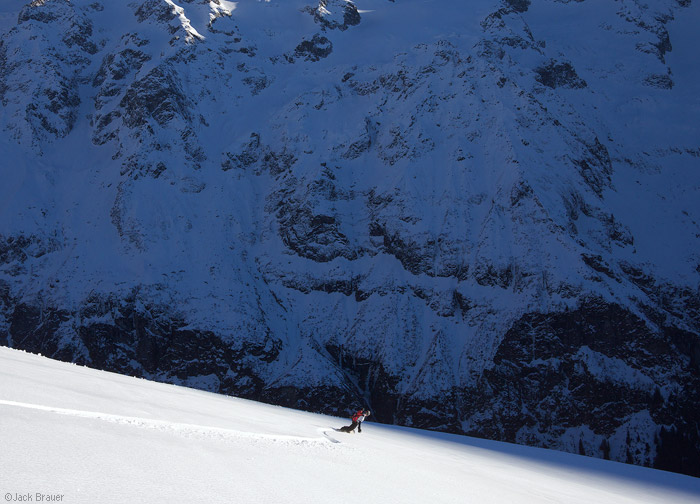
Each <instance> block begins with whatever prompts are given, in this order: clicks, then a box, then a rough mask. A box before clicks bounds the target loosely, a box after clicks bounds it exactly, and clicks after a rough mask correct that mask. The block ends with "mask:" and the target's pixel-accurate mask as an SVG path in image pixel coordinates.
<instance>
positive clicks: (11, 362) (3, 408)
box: [0, 348, 700, 504]
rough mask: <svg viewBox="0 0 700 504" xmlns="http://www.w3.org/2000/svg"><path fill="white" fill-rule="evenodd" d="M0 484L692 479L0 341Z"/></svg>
mask: <svg viewBox="0 0 700 504" xmlns="http://www.w3.org/2000/svg"><path fill="white" fill-rule="evenodd" d="M0 413H1V414H0V439H1V440H2V447H3V449H2V456H1V457H0V471H1V472H2V475H3V476H2V482H1V483H0V492H2V493H3V494H4V495H5V494H7V493H10V494H11V495H12V496H13V497H14V495H15V494H19V495H25V494H27V493H29V494H31V495H35V494H36V493H37V492H40V493H43V494H59V495H64V497H63V502H69V503H83V502H84V503H93V502H101V503H111V502H114V503H117V502H120V503H121V502H132V503H159V502H193V503H196V502H203V503H209V502H212V503H216V502H231V501H234V502H239V503H273V502H291V503H296V502H299V503H328V502H337V501H346V500H348V501H349V500H354V499H357V498H358V496H359V497H361V498H362V499H367V500H372V501H379V502H407V503H414V502H415V503H418V502H434V503H463V502H480V503H504V502H518V503H522V504H526V503H538V504H539V503H541V502H566V503H592V502H595V503H600V504H603V503H608V502H609V503H615V504H621V503H635V504H639V503H667V502H674V503H678V504H680V503H691V502H697V500H698V499H699V498H700V480H698V479H696V478H691V477H688V476H681V475H678V474H673V473H667V472H663V471H656V470H652V469H646V468H641V467H633V466H629V465H623V464H619V463H615V462H608V461H601V460H596V459H592V458H588V457H581V456H577V455H571V454H566V453H558V452H552V451H546V450H542V449H537V448H527V447H520V446H516V445H509V444H505V443H498V442H493V441H481V440H477V439H472V438H465V437H460V436H455V435H449V434H438V433H429V432H425V431H418V430H415V429H408V428H398V427H389V426H384V425H378V424H374V423H366V424H365V429H364V430H363V432H362V433H361V434H359V435H358V434H355V435H348V434H341V433H337V432H335V431H334V430H333V427H338V426H340V425H343V424H344V423H345V420H343V419H341V418H334V417H328V416H322V415H317V414H310V413H301V412H298V411H293V410H289V409H286V408H281V407H276V406H268V405H264V404H260V403H255V402H252V401H247V400H243V399H237V398H232V397H222V396H218V395H213V394H209V393H205V392H199V391H195V390H191V389H187V388H182V387H176V386H172V385H163V384H155V383H152V382H147V381H144V380H138V379H134V378H130V377H124V376H120V375H115V374H112V373H106V372H101V371H95V370H91V369H87V368H82V367H77V366H74V365H70V364H65V363H59V362H56V361H52V360H49V359H46V358H43V357H39V356H35V355H31V354H25V353H21V352H18V351H15V350H10V349H6V348H0Z"/></svg>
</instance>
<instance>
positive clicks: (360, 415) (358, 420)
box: [338, 409, 371, 433]
mask: <svg viewBox="0 0 700 504" xmlns="http://www.w3.org/2000/svg"><path fill="white" fill-rule="evenodd" d="M370 414H371V412H370V411H369V410H368V409H359V410H357V411H356V412H355V414H354V415H353V416H352V418H351V420H352V423H351V424H350V425H346V426H345V427H341V428H340V429H338V430H339V431H340V432H347V433H350V432H353V431H354V430H355V427H357V432H362V422H363V421H364V419H365V418H367V417H368V416H370Z"/></svg>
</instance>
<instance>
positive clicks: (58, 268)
mask: <svg viewBox="0 0 700 504" xmlns="http://www.w3.org/2000/svg"><path fill="white" fill-rule="evenodd" d="M24 3H25V2H22V1H18V0H8V1H7V2H6V3H5V4H4V5H3V6H2V7H0V30H1V33H2V38H0V106H1V108H0V111H1V113H0V130H1V131H2V136H1V138H0V149H1V151H2V161H0V166H1V167H2V178H3V181H4V183H3V184H2V187H0V195H1V196H2V197H1V198H0V201H1V203H0V205H1V206H0V212H1V213H0V344H4V345H7V346H11V347H15V348H23V349H27V350H30V351H34V352H40V353H42V354H45V355H49V356H51V357H54V358H58V359H62V360H68V361H73V362H77V363H82V364H87V365H90V366H94V367H98V368H101V369H108V370H112V371H117V372H121V373H127V374H131V375H137V376H143V377H146V378H149V379H154V380H161V381H168V382H175V383H181V384H186V385H189V386H193V387H198V388H202V389H206V390H211V391H215V392H220V393H226V394H236V395H240V396H243V397H250V398H255V399H260V400H265V401H269V402H274V403H278V404H284V405H291V406H294V407H299V408H305V409H310V410H315V411H323V412H329V413H342V414H344V413H345V412H346V410H347V409H348V408H350V407H352V406H355V405H356V404H360V403H363V404H366V405H367V406H370V407H371V408H372V409H373V411H374V412H375V413H376V415H375V416H376V419H377V420H378V421H382V422H394V423H400V424H404V425H413V426H417V427H422V428H429V429H439V430H445V431H450V432H458V433H465V434H469V435H475V436H482V437H488V438H492V439H500V440H507V441H512V442H517V443H525V444H530V445H536V446H543V447H549V448H554V449H560V450H566V451H574V452H582V453H585V454H587V455H591V456H597V457H605V458H611V459H614V460H619V461H623V462H629V463H636V464H644V465H650V466H654V467H660V468H664V469H670V470H674V471H680V472H685V473H689V474H694V475H700V466H699V465H698V462H697V460H699V458H698V457H699V456H700V435H699V431H698V421H699V420H700V418H699V417H700V415H699V414H698V412H697V404H698V403H699V402H700V397H699V394H700V288H699V286H700V253H699V252H698V251H700V225H699V224H698V222H700V205H699V204H698V201H699V199H698V196H700V127H698V124H697V117H698V114H699V113H700V99H699V98H698V96H700V94H699V93H698V92H697V91H698V89H697V82H699V81H700V80H699V79H700V71H698V69H697V65H696V63H695V58H696V57H695V53H694V51H695V47H696V46H697V42H698V40H697V37H698V36H697V34H696V33H695V29H694V27H695V26H696V23H697V21H700V10H699V9H698V7H697V6H696V5H695V4H691V2H690V1H688V0H684V1H676V0H654V1H652V2H645V3H642V2H638V1H637V0H619V1H617V2H613V3H609V4H606V5H605V6H601V5H599V4H594V3H593V2H590V1H589V0H584V1H575V2H574V1H571V2H569V1H561V0H546V1H543V2H537V3H531V2H529V1H527V0H526V1H514V0H507V1H505V2H499V1H497V0H479V1H477V2H470V3H469V5H462V3H461V2H452V3H450V2H438V1H427V2H426V1H421V2H419V1H415V0H397V1H396V2H391V1H387V0H363V1H360V0H358V1H357V2H355V3H353V2H350V1H345V0H337V1H336V0H321V1H319V2H318V3H313V2H312V1H311V0H306V1H304V0H293V1H292V0H290V1H281V0H269V1H264V2H261V1H255V0H241V1H239V2H229V1H224V0H204V1H199V0H179V1H171V0H135V1H133V2H130V3H127V2H106V1H99V0H72V1H69V0H35V1H33V2H31V3H29V4H27V5H24Z"/></svg>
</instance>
